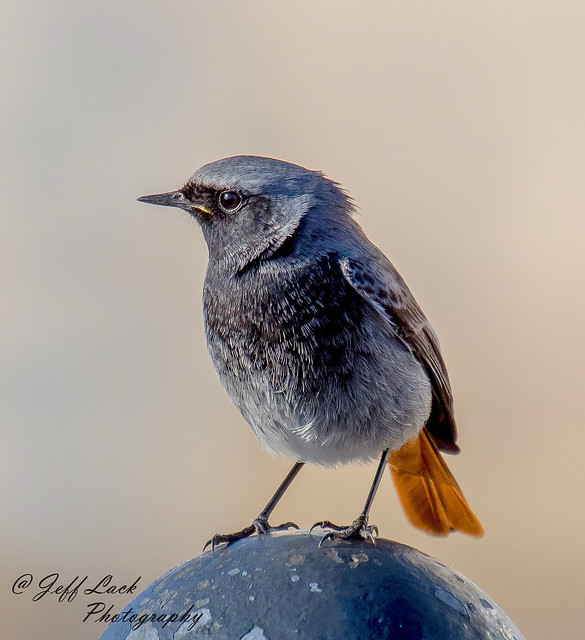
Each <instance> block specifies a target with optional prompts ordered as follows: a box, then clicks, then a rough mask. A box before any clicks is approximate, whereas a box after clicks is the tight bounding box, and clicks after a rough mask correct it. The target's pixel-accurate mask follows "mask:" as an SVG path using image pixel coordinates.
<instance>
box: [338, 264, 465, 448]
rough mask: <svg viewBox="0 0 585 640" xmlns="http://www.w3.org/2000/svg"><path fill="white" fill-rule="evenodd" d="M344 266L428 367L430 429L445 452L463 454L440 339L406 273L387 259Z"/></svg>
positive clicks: (352, 281)
mask: <svg viewBox="0 0 585 640" xmlns="http://www.w3.org/2000/svg"><path fill="white" fill-rule="evenodd" d="M341 268H342V271H343V274H344V275H345V278H346V279H347V281H348V282H349V283H350V284H351V286H352V287H353V288H354V289H355V290H356V291H357V292H358V293H359V294H360V295H361V296H362V297H363V298H364V299H365V300H367V301H368V302H369V303H370V304H371V305H372V306H374V307H375V308H376V309H377V310H378V311H379V312H380V313H382V314H383V315H384V317H385V319H386V320H387V321H389V322H390V324H391V325H392V327H393V328H394V330H395V331H396V333H397V334H398V335H399V336H400V337H401V339H402V341H403V342H404V344H406V345H407V346H408V347H409V349H410V350H411V351H412V353H413V354H414V355H415V356H416V357H417V359H418V360H419V361H420V362H421V364H422V365H423V366H424V368H425V370H426V372H427V374H428V376H429V379H430V381H431V385H432V391H433V403H432V408H431V413H430V416H429V418H428V420H427V423H426V427H427V430H428V431H429V433H430V434H431V435H432V436H433V440H434V441H435V442H436V444H437V446H438V447H439V449H440V450H441V451H445V452H447V453H459V447H458V446H457V445H456V444H455V442H456V440H457V427H456V425H455V416H454V414H453V394H452V392H451V384H450V382H449V375H448V373H447V368H446V366H445V362H444V361H443V357H442V355H441V350H440V348H439V341H438V339H437V336H436V335H435V332H434V331H433V328H432V327H431V324H430V322H429V321H428V320H427V318H426V317H425V315H424V313H423V312H422V309H421V308H420V307H419V306H418V303H417V301H416V300H415V298H414V296H413V295H412V293H411V291H410V289H409V288H408V287H407V285H406V283H405V282H404V280H403V279H402V276H401V275H400V274H399V273H398V271H397V270H396V269H395V267H394V266H393V265H392V263H391V262H390V261H388V260H386V259H384V260H383V262H382V261H375V262H374V263H370V264H367V265H366V264H364V263H363V262H360V261H358V260H356V259H353V258H345V259H343V260H341Z"/></svg>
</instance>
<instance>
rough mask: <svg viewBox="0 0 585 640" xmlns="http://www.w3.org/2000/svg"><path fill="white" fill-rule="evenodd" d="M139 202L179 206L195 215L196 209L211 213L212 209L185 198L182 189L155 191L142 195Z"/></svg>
mask: <svg viewBox="0 0 585 640" xmlns="http://www.w3.org/2000/svg"><path fill="white" fill-rule="evenodd" d="M138 202H146V203H148V204H160V205H162V206H163V207H179V208H180V209H184V210H185V211H187V213H191V214H193V215H194V212H195V211H201V212H202V213H205V214H207V215H211V211H210V210H209V209H207V208H206V207H205V206H203V205H202V204H196V203H194V202H191V200H188V199H187V198H185V195H184V194H183V192H182V191H169V192H167V193H155V194H153V195H152V196H142V198H138Z"/></svg>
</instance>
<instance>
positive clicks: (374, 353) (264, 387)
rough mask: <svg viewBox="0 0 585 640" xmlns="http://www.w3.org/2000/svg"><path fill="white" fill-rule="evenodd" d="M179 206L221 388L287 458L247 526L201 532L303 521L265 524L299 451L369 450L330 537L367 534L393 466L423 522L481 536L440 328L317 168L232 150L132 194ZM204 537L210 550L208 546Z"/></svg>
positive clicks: (310, 456)
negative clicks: (449, 457)
mask: <svg viewBox="0 0 585 640" xmlns="http://www.w3.org/2000/svg"><path fill="white" fill-rule="evenodd" d="M138 200H139V201H141V202H145V203H149V204H155V205H163V206H171V207H178V208H179V209H182V210H184V211H185V212H186V213H187V214H189V215H190V216H192V217H193V218H194V219H195V220H196V221H197V222H198V223H199V226H200V227H201V230H202V232H203V236H204V239H205V241H206V244H207V248H208V265H207V271H206V275H205V281H204V285H203V315H204V326H205V334H206V341H207V347H208V351H209V354H210V356H211V360H212V362H213V365H214V368H215V370H216V373H217V375H218V377H219V380H220V382H221V384H222V385H223V387H224V389H225V391H226V392H227V394H228V396H229V397H230V398H231V400H232V401H233V403H234V404H235V406H236V407H237V409H238V410H239V411H240V413H241V414H242V416H243V417H244V419H245V420H246V421H247V422H248V424H249V425H250V426H251V428H252V430H253V431H254V433H255V434H256V436H257V437H258V439H259V440H260V442H261V444H262V445H263V446H264V447H265V448H266V449H267V450H268V451H269V452H270V453H272V454H274V455H281V456H284V457H286V458H289V459H292V460H294V461H295V463H294V465H293V467H292V469H291V470H290V472H289V473H288V475H287V476H286V478H285V479H284V480H283V482H282V483H281V485H280V486H279V487H278V489H277V490H276V492H275V494H274V495H273V497H272V498H271V500H270V501H269V502H268V504H267V505H266V507H265V508H264V509H263V510H262V511H261V512H260V514H259V515H258V517H257V518H255V519H254V520H253V522H252V523H251V524H250V525H249V526H247V527H244V528H243V529H242V530H240V531H237V532H234V533H229V534H215V535H214V536H213V537H212V538H211V539H210V540H209V541H208V543H207V544H206V547H207V546H208V545H209V544H211V547H212V549H213V548H215V546H217V545H218V544H221V543H231V542H233V541H235V540H239V539H241V538H244V537H247V536H250V535H253V534H265V533H268V532H270V531H274V530H279V529H288V528H293V527H294V528H298V527H297V525H296V524H295V523H293V522H286V523H283V524H281V525H278V526H273V525H271V524H270V523H269V517H270V515H271V514H272V511H273V510H274V508H275V506H276V504H277V503H278V502H279V501H280V499H281V498H282V496H283V495H284V493H285V491H286V490H287V489H288V487H289V486H290V484H291V483H292V481H293V480H294V478H295V477H296V476H297V474H298V473H299V471H300V470H301V468H302V467H303V466H304V465H305V464H306V463H309V464H314V465H319V466H322V467H335V466H337V465H340V464H345V463H351V462H369V461H372V460H375V459H376V458H379V462H378V466H377V470H376V475H375V477H374V481H373V483H372V486H371V488H370V490H369V493H368V495H367V499H366V501H365V505H364V509H363V510H362V512H361V513H360V514H359V516H358V517H357V518H355V519H354V520H353V522H352V523H351V524H350V525H336V524H334V523H333V522H331V521H329V520H323V521H320V522H318V523H315V525H313V527H312V528H311V531H312V530H313V528H314V527H320V528H321V529H323V530H325V531H328V533H326V535H324V537H323V539H322V541H321V542H323V541H324V540H326V539H350V538H355V537H358V538H360V537H361V538H365V539H368V540H370V541H374V538H375V536H376V535H378V530H377V527H375V526H373V525H370V523H369V512H370V508H371V505H372V502H373V500H374V497H375V495H376V492H377V490H378V487H379V484H380V482H381V478H382V476H383V472H384V470H385V468H386V467H389V469H390V473H391V476H392V478H393V480H394V485H395V487H396V490H397V492H398V496H399V498H400V502H401V504H402V507H403V509H404V512H405V514H406V516H407V518H408V519H409V520H410V522H411V523H412V524H413V525H414V526H415V527H417V528H419V529H422V530H424V531H426V532H428V533H430V534H435V535H439V536H445V535H447V534H448V533H450V532H452V531H460V532H463V533H467V534H470V535H472V536H481V535H483V527H482V525H481V523H480V522H479V520H478V518H477V517H476V516H475V514H474V512H473V511H472V510H471V508H470V507H469V504H468V502H467V500H466V498H465V496H464V494H463V492H462V491H461V489H460V487H459V485H458V484H457V481H456V480H455V478H454V476H453V474H452V473H451V471H450V470H449V468H448V466H447V464H446V462H445V459H444V457H443V455H442V454H443V453H449V454H456V453H459V447H458V445H457V444H456V440H457V427H456V423H455V416H454V410H453V394H452V390H451V384H450V381H449V376H448V373H447V368H446V365H445V362H444V360H443V357H442V355H441V351H440V347H439V341H438V339H437V336H436V334H435V332H434V330H433V328H432V326H431V324H430V322H429V321H428V320H427V318H426V316H425V315H424V313H423V311H422V310H421V308H420V306H419V305H418V303H417V301H416V300H415V298H414V296H413V294H412V293H411V291H410V289H409V288H408V286H407V285H406V283H405V281H404V280H403V278H402V277H401V275H400V274H399V272H398V271H397V269H396V268H395V267H394V266H393V264H392V263H391V262H390V261H389V260H388V258H387V257H386V256H385V255H384V253H383V252H382V251H381V250H380V249H379V248H378V247H377V246H375V245H374V244H373V243H372V242H371V241H370V240H369V239H368V238H367V237H366V235H365V233H364V231H363V230H362V228H361V227H360V225H359V224H358V223H357V221H356V219H355V213H356V207H355V205H354V202H353V200H352V199H351V197H350V196H349V195H348V193H347V192H346V191H345V190H344V189H343V188H342V187H341V185H340V184H339V183H338V182H335V181H334V180H331V179H330V178H328V177H327V176H326V175H325V174H324V173H322V172H321V171H314V170H310V169H306V168H304V167H302V166H300V165H297V164H292V163H289V162H285V161H283V160H278V159H275V158H268V157H262V156H252V155H238V156H232V157H228V158H223V159H220V160H216V161H214V162H211V163H209V164H206V165H204V166H202V167H201V168H200V169H198V170H197V171H196V172H195V173H194V174H193V175H192V176H191V178H190V179H188V180H187V182H186V183H185V184H184V186H182V187H181V188H179V189H177V190H175V191H169V192H165V193H158V194H153V195H148V196H143V197H141V198H138ZM204 548H205V547H204Z"/></svg>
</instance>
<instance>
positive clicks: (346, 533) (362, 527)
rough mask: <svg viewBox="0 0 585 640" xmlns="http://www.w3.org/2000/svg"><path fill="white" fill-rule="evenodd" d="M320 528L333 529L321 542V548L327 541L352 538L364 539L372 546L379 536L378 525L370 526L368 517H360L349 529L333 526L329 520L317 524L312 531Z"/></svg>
mask: <svg viewBox="0 0 585 640" xmlns="http://www.w3.org/2000/svg"><path fill="white" fill-rule="evenodd" d="M316 527H319V528H320V529H333V531H330V532H329V533H326V534H325V535H324V536H323V537H322V538H321V541H320V542H319V547H321V546H322V545H323V543H324V542H325V541H326V540H350V539H351V538H364V540H368V541H369V542H371V543H372V544H376V540H375V538H376V536H377V535H378V527H376V525H372V526H370V525H368V516H364V515H360V516H358V517H357V518H356V519H355V520H354V521H353V522H352V523H351V524H350V525H349V527H340V526H339V525H336V524H333V522H330V521H329V520H323V521H322V522H316V523H315V524H314V525H313V526H312V527H311V531H313V529H315V528H316Z"/></svg>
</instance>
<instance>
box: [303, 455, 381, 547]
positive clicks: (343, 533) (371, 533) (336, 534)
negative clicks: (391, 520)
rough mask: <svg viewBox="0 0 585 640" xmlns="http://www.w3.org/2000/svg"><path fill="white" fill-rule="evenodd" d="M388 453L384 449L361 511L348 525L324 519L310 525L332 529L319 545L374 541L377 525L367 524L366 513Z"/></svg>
mask: <svg viewBox="0 0 585 640" xmlns="http://www.w3.org/2000/svg"><path fill="white" fill-rule="evenodd" d="M389 455H390V449H386V450H385V451H384V452H383V453H382V456H381V458H380V463H379V464H378V469H377V470H376V475H375V476H374V482H373V483H372V486H371V487H370V492H369V493H368V497H367V498H366V504H365V505H364V509H363V511H362V512H361V513H360V515H359V516H358V517H357V518H356V519H355V520H354V521H353V522H352V523H351V524H350V525H349V527H340V526H338V525H336V524H333V523H332V522H329V520H324V521H322V522H316V523H315V524H314V525H313V526H312V527H311V531H312V530H313V529H314V528H315V527H319V528H321V529H333V531H330V532H329V533H327V534H325V535H324V536H323V538H321V542H319V546H321V545H322V544H323V543H324V542H325V540H336V539H342V540H348V539H349V538H360V537H361V538H365V539H366V540H370V542H374V537H375V536H377V535H378V527H376V526H375V525H373V526H370V525H368V514H369V513H370V509H371V507H372V502H374V497H375V496H376V492H377V491H378V487H379V486H380V481H381V480H382V475H383V474H384V469H385V468H386V464H387V462H388V456H389Z"/></svg>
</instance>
